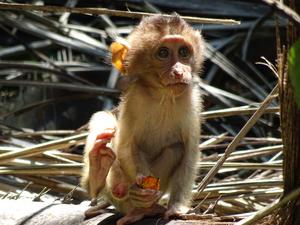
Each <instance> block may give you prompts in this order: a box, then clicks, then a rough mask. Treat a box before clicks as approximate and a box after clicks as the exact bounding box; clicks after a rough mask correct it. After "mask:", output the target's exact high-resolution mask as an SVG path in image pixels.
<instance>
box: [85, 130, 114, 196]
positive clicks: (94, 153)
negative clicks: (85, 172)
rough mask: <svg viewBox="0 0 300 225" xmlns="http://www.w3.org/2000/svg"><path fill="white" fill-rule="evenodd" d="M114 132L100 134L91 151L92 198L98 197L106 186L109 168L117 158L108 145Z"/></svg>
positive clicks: (90, 177)
mask: <svg viewBox="0 0 300 225" xmlns="http://www.w3.org/2000/svg"><path fill="white" fill-rule="evenodd" d="M113 134H114V131H106V132H104V133H101V134H99V135H98V136H97V138H96V141H95V144H94V146H93V148H92V149H91V151H90V152H89V163H90V168H89V189H90V190H89V191H90V195H91V197H92V198H96V197H97V196H98V194H99V192H100V191H101V190H102V189H103V188H104V186H105V183H106V177H107V174H108V172H109V169H110V168H111V166H112V164H113V162H114V161H115V159H116V155H115V153H114V152H113V151H112V150H111V149H110V148H108V147H106V144H107V143H108V142H109V141H110V139H111V138H112V137H113Z"/></svg>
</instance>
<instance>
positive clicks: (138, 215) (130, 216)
mask: <svg viewBox="0 0 300 225" xmlns="http://www.w3.org/2000/svg"><path fill="white" fill-rule="evenodd" d="M165 211H166V209H165V208H164V207H163V206H161V205H158V204H154V205H152V206H151V207H149V208H134V209H132V210H131V211H130V212H129V213H127V214H126V215H125V216H124V217H122V218H121V219H119V220H118V221H117V225H125V224H131V223H134V222H136V221H138V220H141V219H143V218H144V217H149V216H156V215H163V214H164V212H165Z"/></svg>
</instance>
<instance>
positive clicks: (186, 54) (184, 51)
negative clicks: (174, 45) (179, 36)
mask: <svg viewBox="0 0 300 225" xmlns="http://www.w3.org/2000/svg"><path fill="white" fill-rule="evenodd" d="M178 54H179V56H180V57H182V58H187V57H189V56H190V55H191V51H190V49H189V48H188V47H187V46H182V47H180V48H179V50H178Z"/></svg>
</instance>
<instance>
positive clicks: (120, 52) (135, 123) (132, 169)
mask: <svg viewBox="0 0 300 225" xmlns="http://www.w3.org/2000/svg"><path fill="white" fill-rule="evenodd" d="M127 41H128V43H113V44H112V46H111V51H112V62H113V64H114V66H115V67H116V68H117V69H119V71H120V72H121V73H122V74H123V75H124V76H127V77H128V79H129V80H130V85H129V87H128V89H127V90H126V92H125V93H124V95H123V97H122V99H121V102H120V105H119V107H118V115H117V116H116V117H115V116H114V115H113V114H111V113H108V112H98V113H96V114H95V115H94V116H93V117H92V119H91V121H90V135H89V137H88V140H87V145H86V149H85V168H84V170H83V178H82V184H83V186H85V187H86V188H87V190H88V192H89V193H90V195H91V197H92V198H96V197H97V196H98V195H99V194H103V195H104V196H106V197H107V199H108V200H109V201H110V202H111V203H112V204H113V205H114V206H115V207H116V208H117V209H118V210H119V211H121V212H122V213H124V214H125V216H124V217H123V218H121V219H120V220H119V221H118V222H117V224H118V225H123V224H130V223H133V222H135V221H137V220H140V219H142V218H143V217H145V216H151V215H155V214H164V217H165V218H170V217H171V216H176V215H180V214H184V213H186V212H187V211H188V206H189V201H190V200H191V191H192V185H193V183H194V180H195V176H196V162H197V161H198V160H199V157H200V156H199V152H198V144H199V136H200V121H199V113H200V110H201V100H200V94H199V90H198V85H195V83H196V84H197V83H198V82H199V78H198V76H197V73H198V72H199V71H200V70H201V67H202V63H203V49H204V41H203V39H202V36H201V34H200V32H199V31H197V30H194V29H193V28H192V27H191V26H189V25H188V24H187V23H186V22H185V21H184V20H183V19H181V18H180V17H179V16H178V15H173V16H171V17H169V18H166V17H163V16H161V15H156V16H151V17H146V18H144V19H142V21H141V22H140V24H139V25H138V26H137V27H135V29H134V30H133V31H132V33H131V34H130V35H129V36H128V38H127ZM108 143H110V145H107V144H108ZM147 176H153V177H155V178H159V181H160V188H159V190H158V189H147V188H146V189H145V188H142V186H141V185H140V184H141V183H142V182H143V179H144V178H145V177H147ZM165 193H168V194H169V200H168V206H167V209H165V208H164V207H163V206H161V205H159V204H158V201H159V199H160V198H161V196H162V195H163V194H165Z"/></svg>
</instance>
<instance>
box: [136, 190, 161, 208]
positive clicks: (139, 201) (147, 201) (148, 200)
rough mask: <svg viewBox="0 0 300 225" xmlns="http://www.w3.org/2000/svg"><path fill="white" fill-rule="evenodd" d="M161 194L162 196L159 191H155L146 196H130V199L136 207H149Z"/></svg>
mask: <svg viewBox="0 0 300 225" xmlns="http://www.w3.org/2000/svg"><path fill="white" fill-rule="evenodd" d="M161 196H162V194H161V193H156V194H155V195H153V196H146V197H137V196H132V198H131V199H130V200H131V202H132V204H133V205H134V206H136V207H141V208H149V207H150V206H152V205H153V204H154V203H157V202H158V200H159V199H160V198H161Z"/></svg>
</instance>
